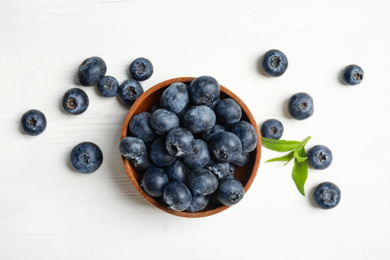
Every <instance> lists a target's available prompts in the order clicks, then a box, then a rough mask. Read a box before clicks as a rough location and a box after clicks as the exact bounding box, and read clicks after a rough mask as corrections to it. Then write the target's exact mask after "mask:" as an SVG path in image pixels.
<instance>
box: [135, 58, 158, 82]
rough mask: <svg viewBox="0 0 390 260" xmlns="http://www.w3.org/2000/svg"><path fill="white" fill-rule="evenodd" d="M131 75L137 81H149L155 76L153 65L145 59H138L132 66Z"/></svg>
mask: <svg viewBox="0 0 390 260" xmlns="http://www.w3.org/2000/svg"><path fill="white" fill-rule="evenodd" d="M129 70H130V74H131V77H132V78H133V79H135V80H139V81H142V80H147V79H148V78H150V77H151V76H152V74H153V65H152V63H151V62H150V61H149V60H148V59H145V58H137V59H135V60H134V61H133V62H132V63H131V64H130V68H129Z"/></svg>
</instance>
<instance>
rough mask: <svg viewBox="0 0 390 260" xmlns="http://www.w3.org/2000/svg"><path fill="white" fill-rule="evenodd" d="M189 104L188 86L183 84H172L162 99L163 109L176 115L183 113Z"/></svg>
mask: <svg viewBox="0 0 390 260" xmlns="http://www.w3.org/2000/svg"><path fill="white" fill-rule="evenodd" d="M188 103H189V94H188V86H187V85H186V84H184V83H182V82H175V83H172V84H171V85H170V86H169V87H168V88H166V89H165V90H164V92H163V93H162V94H161V97H160V104H161V107H163V108H165V109H168V110H169V111H172V112H173V113H175V114H179V113H180V112H182V111H183V110H184V109H185V108H186V107H187V106H188Z"/></svg>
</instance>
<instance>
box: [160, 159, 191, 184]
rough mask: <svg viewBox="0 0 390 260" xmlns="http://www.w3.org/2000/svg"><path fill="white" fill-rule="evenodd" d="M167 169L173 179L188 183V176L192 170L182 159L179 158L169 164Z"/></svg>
mask: <svg viewBox="0 0 390 260" xmlns="http://www.w3.org/2000/svg"><path fill="white" fill-rule="evenodd" d="M165 171H166V173H167V175H168V178H169V179H170V180H171V181H180V182H182V183H184V184H186V183H187V176H188V174H189V173H190V172H191V168H189V167H188V166H187V165H185V164H184V163H183V161H182V160H180V159H177V160H176V161H175V162H174V163H172V164H171V165H169V166H168V167H167V168H166V169H165Z"/></svg>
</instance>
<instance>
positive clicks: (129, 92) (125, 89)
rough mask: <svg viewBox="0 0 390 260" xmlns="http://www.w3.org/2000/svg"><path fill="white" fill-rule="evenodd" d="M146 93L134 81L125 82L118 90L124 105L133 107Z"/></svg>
mask: <svg viewBox="0 0 390 260" xmlns="http://www.w3.org/2000/svg"><path fill="white" fill-rule="evenodd" d="M142 93H144V89H143V88H142V86H141V84H140V83H139V82H138V81H136V80H134V79H127V80H125V81H124V82H123V83H122V84H121V85H120V86H119V90H118V94H119V97H120V98H121V100H122V101H123V103H124V104H126V105H128V106H131V105H132V104H133V103H134V102H135V101H136V100H137V98H139V96H141V94H142Z"/></svg>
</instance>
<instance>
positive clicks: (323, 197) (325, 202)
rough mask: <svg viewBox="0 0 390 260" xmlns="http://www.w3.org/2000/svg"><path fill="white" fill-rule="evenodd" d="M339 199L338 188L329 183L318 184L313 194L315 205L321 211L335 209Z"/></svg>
mask: <svg viewBox="0 0 390 260" xmlns="http://www.w3.org/2000/svg"><path fill="white" fill-rule="evenodd" d="M340 199H341V192H340V189H339V187H337V185H335V184H334V183H331V182H323V183H321V184H319V185H318V186H317V187H316V189H315V190H314V192H313V200H314V202H315V204H316V205H317V206H318V207H319V208H322V209H331V208H334V207H336V206H337V205H338V204H339V202H340Z"/></svg>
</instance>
